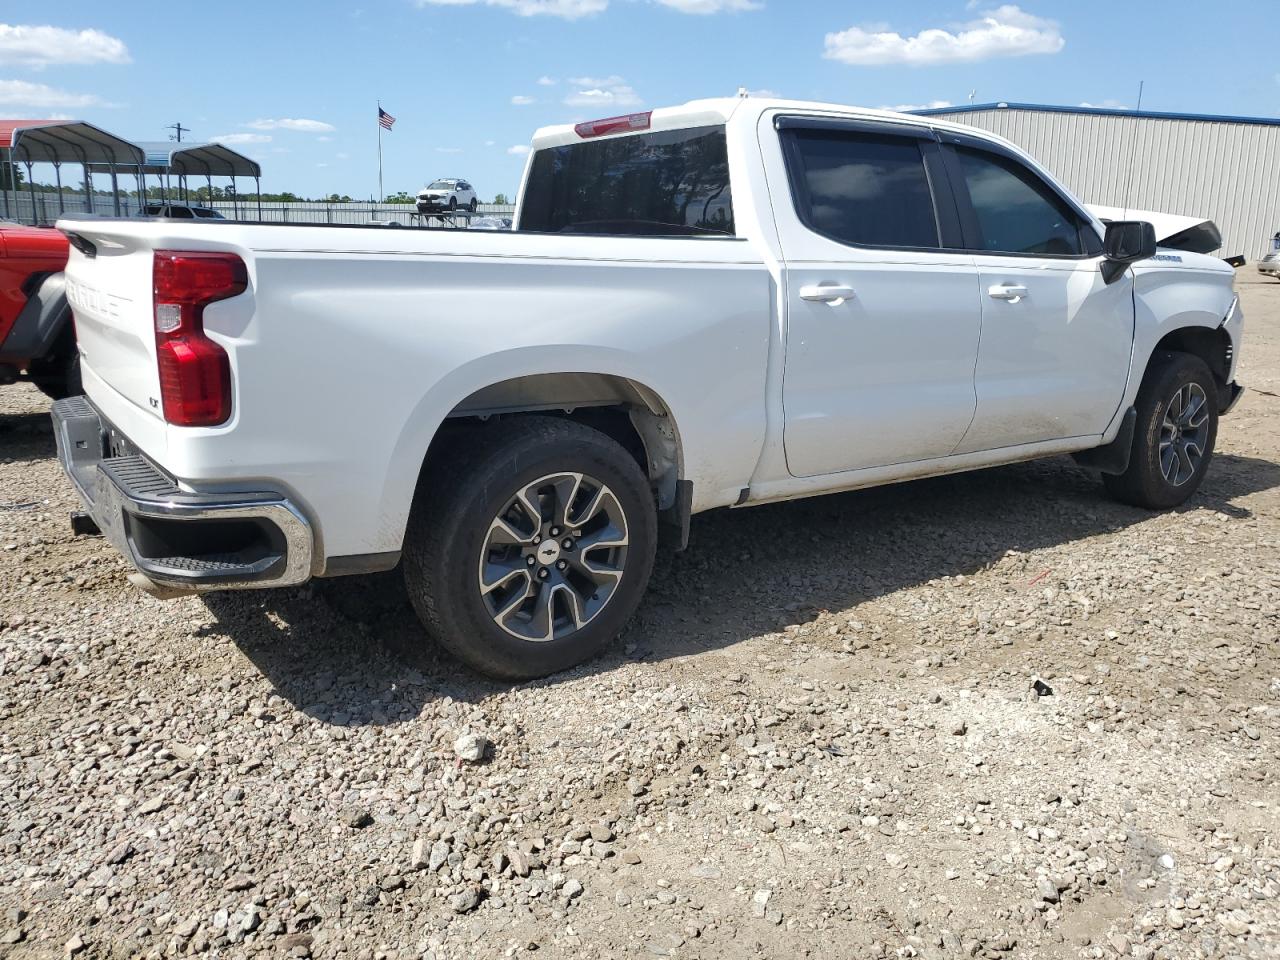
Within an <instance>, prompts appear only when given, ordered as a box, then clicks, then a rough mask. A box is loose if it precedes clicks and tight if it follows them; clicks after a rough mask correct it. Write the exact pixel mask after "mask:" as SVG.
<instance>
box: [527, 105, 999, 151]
mask: <svg viewBox="0 0 1280 960" xmlns="http://www.w3.org/2000/svg"><path fill="white" fill-rule="evenodd" d="M768 110H795V111H797V112H802V113H814V114H828V115H832V116H840V117H851V118H865V119H868V120H892V121H894V122H896V123H906V124H912V125H915V126H920V127H932V128H935V129H940V130H953V131H955V132H958V133H959V132H963V133H968V134H970V135H973V136H980V137H982V138H984V139H987V140H993V141H996V142H998V143H1003V144H1006V145H1007V146H1011V147H1014V149H1018V150H1019V152H1021V150H1020V149H1019V148H1017V147H1016V146H1014V145H1013V144H1010V143H1009V142H1008V141H1006V140H1004V139H1003V138H1002V137H997V136H995V135H994V134H991V133H988V132H987V131H985V130H978V129H976V128H974V127H969V126H965V125H964V124H959V123H953V122H951V121H949V120H943V119H941V118H939V117H922V116H917V115H916V114H911V113H896V112H894V111H892V110H876V109H873V108H871V107H853V106H849V105H848V104H840V103H823V102H821V101H816V100H785V99H782V98H779V97H751V96H738V97H717V98H713V99H708V100H690V101H689V102H688V103H685V104H681V105H679V106H674V107H658V108H657V109H655V110H653V112H652V116H651V120H650V126H649V130H650V131H657V130H681V129H684V128H687V127H698V126H714V125H719V124H726V123H728V122H729V121H730V120H738V121H743V120H745V121H748V122H754V120H755V119H758V118H759V116H760V115H761V114H762V113H764V112H765V111H768ZM637 112H641V113H642V112H643V111H637ZM628 135H629V133H628V132H627V131H621V132H619V133H616V134H608V135H607V136H628ZM602 139H603V138H602ZM581 142H582V137H581V136H579V134H578V133H577V132H576V130H575V129H574V124H571V123H564V124H557V125H555V126H550V127H542V128H540V129H539V130H537V131H536V132H535V133H534V135H533V142H532V147H533V149H534V150H538V149H541V148H543V147H557V146H562V145H564V144H572V143H581Z"/></svg>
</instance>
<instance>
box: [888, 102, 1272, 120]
mask: <svg viewBox="0 0 1280 960" xmlns="http://www.w3.org/2000/svg"><path fill="white" fill-rule="evenodd" d="M987 110H1029V111H1034V112H1037V113H1079V114H1084V115H1087V116H1095V117H1143V118H1145V119H1147V120H1198V121H1200V122H1202V123H1245V124H1259V125H1262V126H1280V118H1277V117H1231V116H1226V115H1225V114H1213V113H1168V112H1164V111H1160V110H1129V109H1127V108H1113V107H1061V106H1054V105H1051V104H1046V103H1010V102H1008V101H1005V100H1001V101H999V102H998V103H972V104H963V105H960V106H955V107H930V108H928V109H924V110H912V111H911V113H914V114H916V115H917V116H921V117H946V116H952V115H954V114H957V113H960V114H963V113H977V112H979V111H987Z"/></svg>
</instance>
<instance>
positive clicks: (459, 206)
mask: <svg viewBox="0 0 1280 960" xmlns="http://www.w3.org/2000/svg"><path fill="white" fill-rule="evenodd" d="M479 205H480V201H479V200H478V199H477V197H476V188H475V187H473V186H471V184H470V183H468V182H467V181H466V180H434V181H432V182H431V183H430V184H428V185H427V186H425V187H423V188H422V189H421V190H419V191H418V212H419V213H453V212H455V211H457V210H470V211H471V212H472V213H475V212H476V207H478V206H479Z"/></svg>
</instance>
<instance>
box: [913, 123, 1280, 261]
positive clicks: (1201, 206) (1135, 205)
mask: <svg viewBox="0 0 1280 960" xmlns="http://www.w3.org/2000/svg"><path fill="white" fill-rule="evenodd" d="M916 112H917V113H920V114H922V115H926V116H935V117H945V118H946V119H948V120H952V121H954V122H956V123H966V124H969V125H970V126H974V127H981V128H982V129H983V130H989V131H990V132H992V133H995V134H997V135H999V136H1002V137H1004V138H1005V139H1006V140H1011V141H1013V142H1014V143H1016V144H1017V145H1018V146H1020V147H1022V149H1024V150H1026V151H1027V152H1028V153H1030V154H1031V155H1032V156H1034V157H1035V158H1036V159H1037V160H1039V161H1040V162H1041V163H1043V164H1044V165H1045V166H1046V167H1048V168H1049V169H1050V170H1051V171H1052V172H1053V174H1054V175H1055V176H1056V177H1058V178H1059V179H1060V180H1061V181H1062V182H1063V183H1064V184H1066V186H1067V187H1068V188H1069V189H1070V190H1071V191H1072V192H1073V193H1075V194H1076V195H1077V196H1078V197H1080V198H1081V199H1082V200H1084V201H1085V202H1087V203H1096V204H1099V205H1103V206H1110V207H1124V206H1126V192H1127V193H1128V198H1127V206H1128V207H1130V208H1131V209H1135V210H1155V211H1159V212H1161V213H1177V214H1183V215H1186V216H1192V217H1206V218H1209V219H1212V220H1213V221H1214V222H1215V223H1216V224H1217V225H1218V229H1220V230H1221V231H1222V248H1221V250H1220V251H1219V252H1220V254H1221V255H1222V256H1224V257H1227V256H1235V255H1238V254H1243V255H1244V256H1245V257H1247V258H1248V259H1249V260H1259V259H1261V258H1262V257H1263V256H1264V255H1265V254H1266V252H1267V251H1268V250H1269V249H1270V248H1271V237H1272V236H1274V234H1275V233H1276V231H1278V230H1280V120H1272V119H1266V118H1254V117H1218V116H1201V115H1197V114H1186V113H1149V112H1146V111H1143V112H1141V113H1139V112H1137V111H1133V110H1104V109H1097V108H1092V107H1050V106H1042V105H1038V104H1031V103H987V104H978V105H973V106H964V107H946V108H941V109H935V110H919V111H916ZM1131 167H1132V174H1131V173H1130V169H1131ZM1130 181H1132V183H1131V185H1130Z"/></svg>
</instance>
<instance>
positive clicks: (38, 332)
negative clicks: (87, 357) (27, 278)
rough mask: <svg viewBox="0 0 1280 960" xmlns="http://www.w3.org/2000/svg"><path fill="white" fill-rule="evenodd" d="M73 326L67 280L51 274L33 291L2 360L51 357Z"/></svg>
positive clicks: (3, 346) (2, 349)
mask: <svg viewBox="0 0 1280 960" xmlns="http://www.w3.org/2000/svg"><path fill="white" fill-rule="evenodd" d="M70 323H71V305H70V304H69V303H68V302H67V285H66V278H65V277H64V276H63V274H62V273H51V274H49V275H48V276H46V277H45V278H44V279H43V280H42V281H40V282H39V283H38V284H37V285H36V287H35V289H34V290H32V291H31V295H30V296H29V297H28V298H27V302H26V303H25V304H24V305H23V307H22V310H21V311H20V312H19V313H18V316H17V319H16V320H14V323H13V327H12V328H11V329H10V330H9V335H8V336H7V337H6V338H5V341H4V343H3V344H0V359H3V360H10V361H27V360H38V359H41V358H43V357H46V356H48V355H49V354H50V353H51V352H52V351H53V349H54V347H55V346H56V345H57V343H58V340H59V338H60V337H61V336H62V335H63V333H64V331H65V330H67V328H68V324H70Z"/></svg>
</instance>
